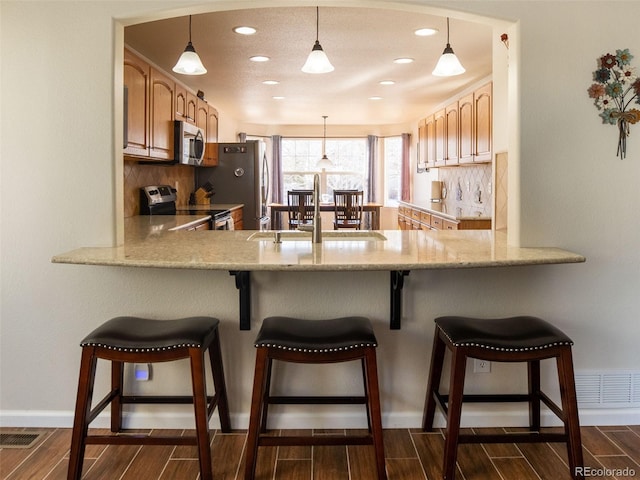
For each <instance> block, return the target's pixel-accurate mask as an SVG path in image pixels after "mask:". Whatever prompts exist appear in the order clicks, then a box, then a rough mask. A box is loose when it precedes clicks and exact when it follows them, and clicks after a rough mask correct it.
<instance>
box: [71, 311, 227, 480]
mask: <svg viewBox="0 0 640 480" xmlns="http://www.w3.org/2000/svg"><path fill="white" fill-rule="evenodd" d="M219 323H220V322H219V320H218V319H216V318H211V317H190V318H183V319H179V320H163V321H159V320H149V319H145V318H137V317H116V318H113V319H111V320H109V321H107V322H105V323H104V324H102V325H101V326H100V327H98V328H96V329H95V330H94V331H93V332H91V333H90V334H89V335H87V336H86V337H85V338H84V340H82V342H81V343H80V346H81V347H82V360H81V363H80V379H79V381H78V397H77V400H76V410H75V418H74V423H73V432H72V438H71V453H70V456H69V470H68V473H67V479H68V480H78V479H80V477H81V476H82V463H83V460H84V451H85V446H86V445H89V444H114V445H197V447H198V457H199V460H200V478H201V479H203V480H211V479H212V478H213V476H212V470H211V450H210V446H209V442H210V438H209V420H210V418H211V414H212V413H213V410H214V409H215V408H216V407H218V415H219V416H220V425H221V429H222V431H223V432H229V431H230V430H231V422H230V420H229V407H228V403H227V393H226V387H225V381H224V370H223V365H222V356H221V352H220V337H219V334H218V324H219ZM207 350H209V360H210V362H211V371H212V376H213V384H214V387H215V395H213V396H208V395H207V389H206V377H205V362H204V355H205V352H206V351H207ZM183 358H188V359H189V360H190V362H191V381H192V384H193V395H192V396H158V395H155V396H150V395H147V396H141V395H135V396H129V395H125V394H124V392H123V367H124V363H155V362H168V361H173V360H179V359H183ZM98 359H104V360H109V361H110V362H111V391H110V392H109V393H108V394H107V395H106V396H105V397H104V398H103V399H102V400H101V401H100V402H99V403H98V404H97V405H96V406H95V407H94V408H93V409H91V400H92V397H93V384H94V380H95V372H96V364H97V360H98ZM145 403H146V404H149V403H152V404H178V403H179V404H188V403H192V404H193V406H194V411H195V427H196V435H195V436H190V437H176V436H173V437H151V436H131V435H89V434H88V429H89V424H90V423H91V422H92V421H93V420H94V419H95V418H96V417H97V416H98V414H99V413H100V412H101V411H102V410H104V409H105V407H106V406H107V405H109V404H111V431H112V432H122V431H124V432H126V430H124V429H123V428H122V405H123V404H145Z"/></svg>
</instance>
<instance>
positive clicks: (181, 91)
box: [174, 83, 187, 122]
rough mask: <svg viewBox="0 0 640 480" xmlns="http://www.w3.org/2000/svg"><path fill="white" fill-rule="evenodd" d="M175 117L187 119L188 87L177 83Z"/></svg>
mask: <svg viewBox="0 0 640 480" xmlns="http://www.w3.org/2000/svg"><path fill="white" fill-rule="evenodd" d="M174 117H175V119H176V120H178V121H182V122H184V121H186V120H187V87H185V86H184V85H181V84H179V83H176V110H175V114H174Z"/></svg>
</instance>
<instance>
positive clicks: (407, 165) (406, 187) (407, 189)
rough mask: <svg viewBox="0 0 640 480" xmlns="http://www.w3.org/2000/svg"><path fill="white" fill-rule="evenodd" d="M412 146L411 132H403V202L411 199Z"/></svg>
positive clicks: (401, 181) (401, 197)
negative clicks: (410, 153)
mask: <svg viewBox="0 0 640 480" xmlns="http://www.w3.org/2000/svg"><path fill="white" fill-rule="evenodd" d="M410 148H411V134H410V133H403V134H402V172H401V175H400V178H401V180H400V183H401V186H402V188H401V194H400V199H401V200H402V201H403V202H409V201H411V157H410V155H409V152H410Z"/></svg>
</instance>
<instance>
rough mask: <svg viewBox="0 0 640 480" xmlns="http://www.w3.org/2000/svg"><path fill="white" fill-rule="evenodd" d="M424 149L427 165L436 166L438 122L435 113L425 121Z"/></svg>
mask: <svg viewBox="0 0 640 480" xmlns="http://www.w3.org/2000/svg"><path fill="white" fill-rule="evenodd" d="M424 135H425V140H424V145H425V147H424V149H425V156H426V161H427V167H429V168H431V167H435V166H436V122H435V117H434V116H433V115H430V116H428V117H427V118H426V119H425V121H424Z"/></svg>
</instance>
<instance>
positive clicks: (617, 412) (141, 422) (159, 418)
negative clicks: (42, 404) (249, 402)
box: [0, 408, 640, 429]
mask: <svg viewBox="0 0 640 480" xmlns="http://www.w3.org/2000/svg"><path fill="white" fill-rule="evenodd" d="M527 421H528V414H527V412H526V410H524V409H523V410H520V411H508V412H505V411H481V410H475V411H468V412H464V414H463V417H462V426H463V427H496V426H503V427H518V426H525V425H526V424H527ZM421 423H422V412H419V413H418V412H404V413H390V414H383V416H382V425H383V427H384V428H418V427H420V426H421ZM542 423H543V425H547V426H556V425H560V421H559V420H558V419H557V418H556V417H555V415H553V414H552V413H551V412H543V414H542ZM124 424H125V426H126V427H127V428H161V429H164V428H167V429H182V428H193V427H194V420H193V415H192V414H191V413H190V412H189V413H182V412H170V413H149V412H140V413H129V414H125V418H124ZM231 424H232V425H233V428H239V429H246V428H247V426H248V425H249V415H248V413H239V414H232V415H231ZM210 425H211V428H219V426H220V424H219V420H218V418H217V416H216V415H215V414H214V415H213V417H212V418H211V424H210ZM580 425H582V426H595V425H601V426H605V425H640V408H621V409H602V408H597V409H582V410H580ZM0 426H1V427H24V428H71V427H72V426H73V412H71V411H54V410H2V411H0ZM444 426H445V421H444V417H443V416H442V414H440V412H438V413H437V414H436V418H435V427H437V428H438V427H444ZM91 427H92V428H109V415H108V413H103V414H102V415H99V416H98V418H96V419H95V420H94V422H93V423H92V424H91ZM269 427H270V428H366V420H365V418H364V416H363V415H362V414H360V413H336V414H326V413H323V414H313V413H309V414H305V413H289V414H287V413H281V414H276V413H274V414H273V415H270V416H269Z"/></svg>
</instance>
